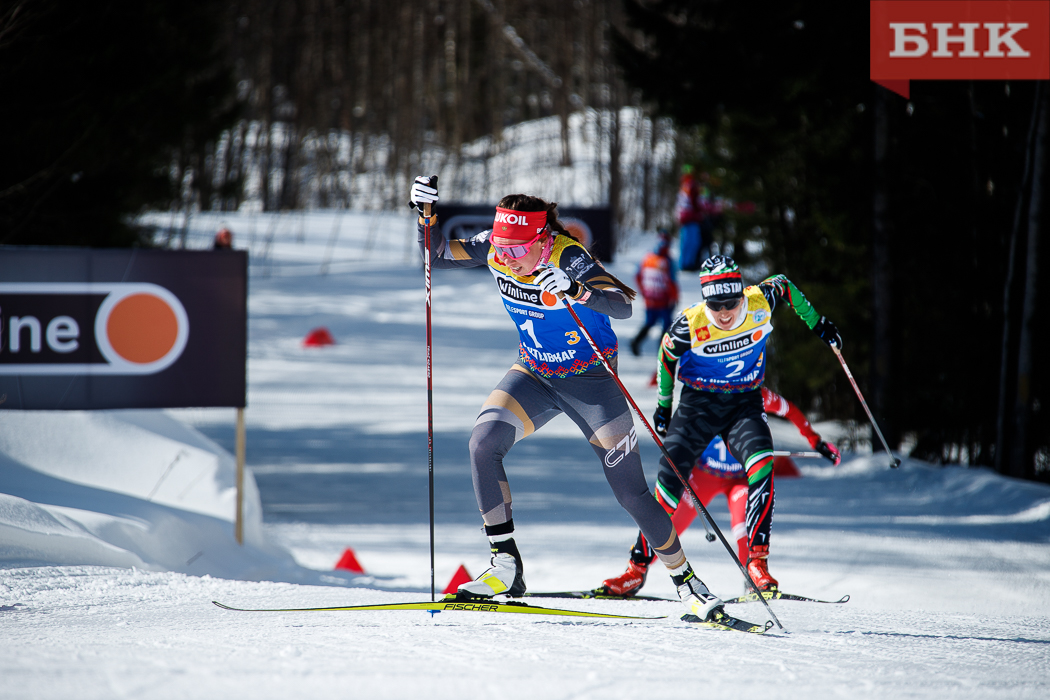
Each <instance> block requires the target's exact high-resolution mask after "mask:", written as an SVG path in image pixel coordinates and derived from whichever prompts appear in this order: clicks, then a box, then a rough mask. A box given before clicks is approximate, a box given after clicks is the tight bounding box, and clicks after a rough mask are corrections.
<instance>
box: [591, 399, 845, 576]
mask: <svg viewBox="0 0 1050 700" xmlns="http://www.w3.org/2000/svg"><path fill="white" fill-rule="evenodd" d="M762 403H763V407H764V408H765V411H766V413H772V414H773V415H776V416H779V417H781V418H786V419H788V420H790V421H791V422H792V423H793V424H794V425H795V427H796V428H798V432H799V433H801V435H802V437H804V438H806V440H807V441H808V442H809V445H810V447H812V448H813V449H814V450H817V451H818V452H820V453H821V454H822V455H824V456H825V457H827V458H828V459H829V460H830V461H831V463H832V464H835V465H838V463H839V462H840V461H841V460H842V456H841V455H840V453H839V450H838V448H837V447H835V445H834V444H832V443H830V442H825V441H824V440H822V439H821V437H820V435H819V434H818V433H817V432H816V431H815V430H813V426H811V425H810V423H809V420H807V419H806V416H805V414H804V413H802V411H801V410H799V408H798V406H796V405H795V404H793V403H791V402H790V401H788V400H787V399H785V398H784V397H782V396H780V395H779V394H777V393H775V392H773V391H771V390H770V389H768V388H766V387H762ZM773 472H774V474H775V475H776V476H778V477H784V476H799V471H798V468H797V467H796V466H795V463H794V462H793V461H792V460H791V458H790V457H776V458H774V460H773ZM689 485H690V486H691V487H692V489H693V491H695V492H696V495H697V497H699V498H700V502H701V503H703V504H704V506H705V507H707V506H708V505H709V504H710V503H711V501H712V500H713V499H714V497H715V496H717V495H719V494H724V495H725V497H726V501H727V502H728V504H729V521H730V523H731V526H732V530H733V537H734V538H735V539H736V541H737V556H738V557H739V558H740V563H741V564H744V565H746V564H747V560H748V556H749V549H748V543H747V524H746V523H745V520H744V517H745V511H746V506H747V491H748V487H747V473H746V472H745V471H744V467H743V466H742V465H741V464H740V462H738V461H736V459H735V458H734V457H733V455H732V454H730V452H729V450H728V449H727V448H726V444H725V442H723V441H722V438H721V437H716V438H715V439H714V440H712V441H711V443H710V444H709V445H708V447H707V449H706V450H704V453H703V454H702V455H701V457H700V459H698V460H697V463H696V468H695V469H693V470H692V473H691V474H690V475H689ZM696 515H697V513H696V509H695V507H694V506H693V501H692V499H691V498H683V499H682V500H681V501H680V502H679V504H678V507H677V508H676V509H675V511H674V514H673V515H672V517H671V521H672V522H673V523H674V528H675V532H677V533H679V534H681V533H683V532H685V531H686V530H687V529H688V528H689V526H690V525H691V524H692V522H693V520H694V519H695V518H696ZM654 557H655V555H654V554H653V552H652V548H651V547H650V546H649V543H648V542H646V541H645V538H644V537H639V538H638V541H637V542H636V543H635V545H634V547H633V548H632V549H631V559H630V561H629V562H628V563H627V571H625V572H624V573H622V574H620V575H619V576H617V577H615V578H610V579H606V580H605V581H604V582H602V589H604V592H605V593H606V594H608V595H621V596H625V597H630V596H633V595H636V594H637V593H638V591H639V590H641V588H642V586H643V585H645V577H646V573H647V571H648V569H649V564H650V563H651V562H652V561H653V558H654Z"/></svg>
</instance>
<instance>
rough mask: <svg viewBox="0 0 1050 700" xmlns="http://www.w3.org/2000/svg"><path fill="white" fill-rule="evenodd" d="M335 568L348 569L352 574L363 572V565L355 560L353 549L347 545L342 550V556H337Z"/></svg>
mask: <svg viewBox="0 0 1050 700" xmlns="http://www.w3.org/2000/svg"><path fill="white" fill-rule="evenodd" d="M335 568H337V569H343V570H344V571H349V572H350V573H352V574H363V573H365V567H363V566H361V564H360V562H358V561H357V557H356V556H354V550H352V549H350V548H349V547H347V548H346V551H345V552H343V556H342V557H340V558H339V561H338V562H337V563H336V565H335Z"/></svg>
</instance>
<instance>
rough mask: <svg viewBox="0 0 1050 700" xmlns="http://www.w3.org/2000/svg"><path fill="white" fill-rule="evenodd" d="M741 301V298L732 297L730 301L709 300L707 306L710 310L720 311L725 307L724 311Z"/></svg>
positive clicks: (733, 307)
mask: <svg viewBox="0 0 1050 700" xmlns="http://www.w3.org/2000/svg"><path fill="white" fill-rule="evenodd" d="M741 301H742V299H732V300H730V301H709V302H707V308H709V309H711V310H712V311H721V310H723V309H725V310H726V311H732V310H733V309H735V308H736V307H737V306H739V305H740V302H741Z"/></svg>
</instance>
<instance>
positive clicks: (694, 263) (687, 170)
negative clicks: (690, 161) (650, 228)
mask: <svg viewBox="0 0 1050 700" xmlns="http://www.w3.org/2000/svg"><path fill="white" fill-rule="evenodd" d="M675 216H677V217H678V224H679V229H678V236H679V239H680V248H679V256H678V264H679V265H680V266H681V268H682V270H698V269H700V263H701V262H703V261H704V260H705V259H706V258H705V257H703V256H702V255H701V253H700V251H701V248H702V247H703V239H702V236H701V231H700V223H701V221H702V219H703V216H704V207H703V202H702V201H701V191H700V185H699V184H698V183H697V181H696V178H695V177H694V176H693V166H691V165H683V166H682V177H681V179H680V180H679V186H678V197H677V199H676V200H675Z"/></svg>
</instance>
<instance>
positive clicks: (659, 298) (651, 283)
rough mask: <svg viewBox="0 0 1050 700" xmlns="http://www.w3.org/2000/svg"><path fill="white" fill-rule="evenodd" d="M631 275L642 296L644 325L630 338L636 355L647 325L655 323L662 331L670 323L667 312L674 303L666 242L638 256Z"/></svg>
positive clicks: (675, 295)
mask: <svg viewBox="0 0 1050 700" xmlns="http://www.w3.org/2000/svg"><path fill="white" fill-rule="evenodd" d="M634 279H635V282H637V283H638V289H639V291H640V292H641V293H642V298H643V299H645V325H643V326H642V328H641V330H639V331H638V335H636V336H635V337H634V340H632V341H631V350H632V351H633V352H634V354H635V355H638V354H639V352H640V349H641V344H642V343H643V342H644V341H645V337H646V336H647V335H648V334H649V329H650V328H652V327H653V326H655V325H656V324H658V323H659V324H660V332H661V334H662V333H666V332H667V329H668V328H670V327H671V314H672V313H674V307H675V304H677V303H678V282H677V280H675V269H674V262H673V261H672V260H671V257H670V255H669V254H668V246H667V245H666V244H664V245H661V246H660V247H659V248H658V249H657V250H655V251H653V252H651V253H648V254H646V256H645V257H644V258H642V262H641V264H639V265H638V272H637V274H635V276H634Z"/></svg>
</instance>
